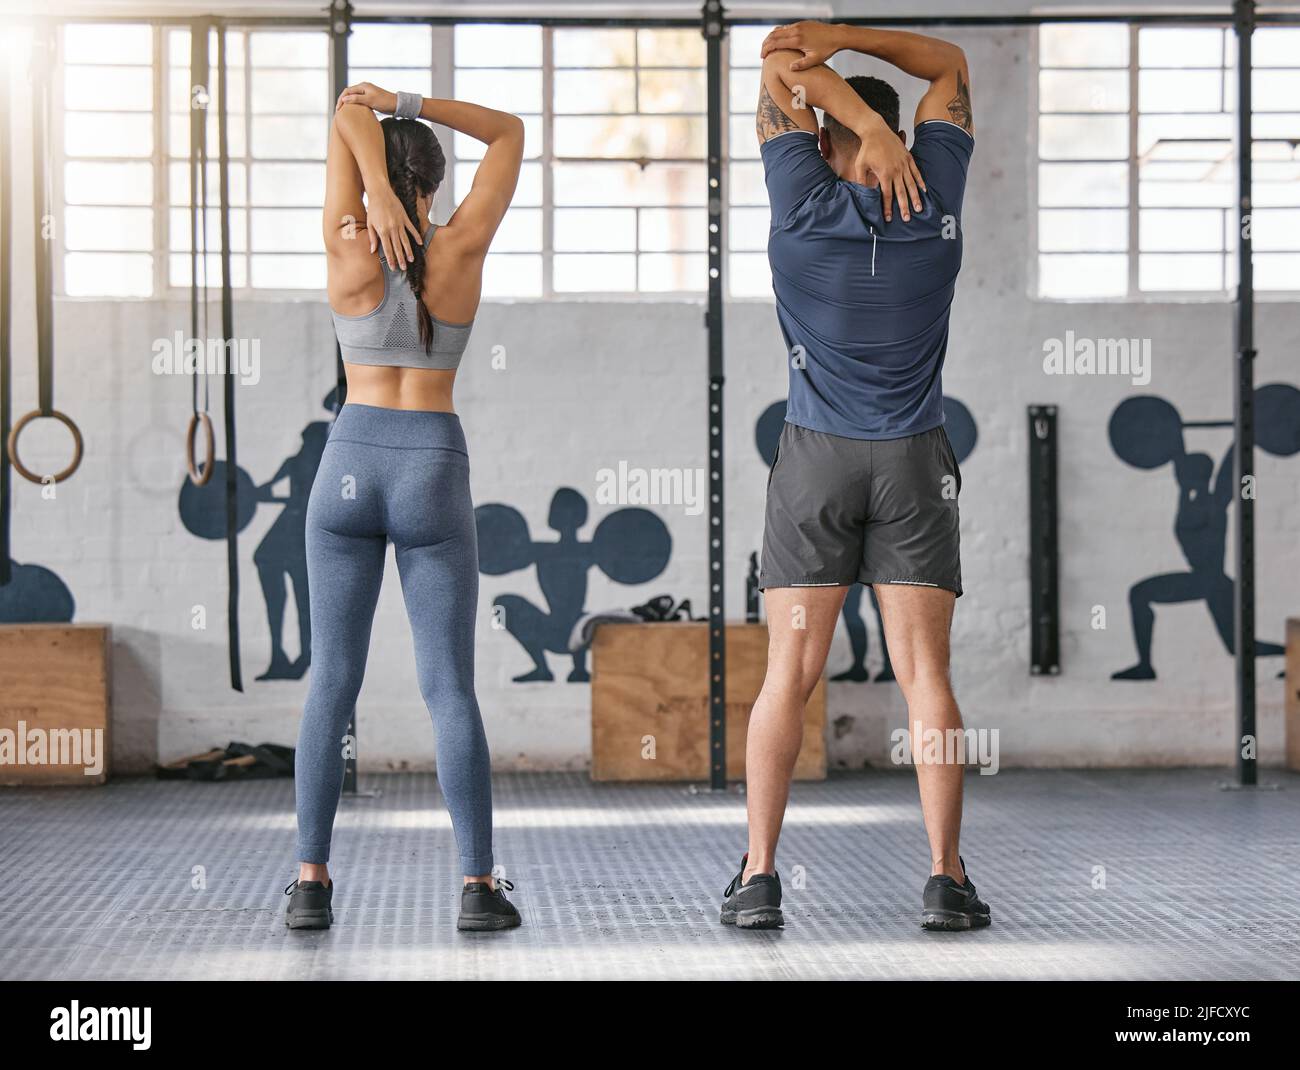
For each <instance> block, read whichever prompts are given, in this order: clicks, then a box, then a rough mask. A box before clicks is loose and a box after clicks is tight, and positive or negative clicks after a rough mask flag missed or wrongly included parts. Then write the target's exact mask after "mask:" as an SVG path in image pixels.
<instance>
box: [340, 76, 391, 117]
mask: <svg viewBox="0 0 1300 1070" xmlns="http://www.w3.org/2000/svg"><path fill="white" fill-rule="evenodd" d="M344 104H364V105H365V106H366V107H367V108H369V109H371V111H377V112H379V113H380V114H382V115H393V114H395V113H396V112H397V94H396V93H390V92H389V91H388V90H387V89H380V88H379V86H377V85H374V84H372V83H370V82H358V83H357V84H356V85H350V86H348V87H347V89H345V90H343V92H342V93H340V94H339V101H338V103H337V104H336V105H334V110H335V111H338V110H339V108H341V107H343V105H344Z"/></svg>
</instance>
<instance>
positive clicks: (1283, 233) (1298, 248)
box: [1250, 208, 1300, 290]
mask: <svg viewBox="0 0 1300 1070" xmlns="http://www.w3.org/2000/svg"><path fill="white" fill-rule="evenodd" d="M1250 233H1251V238H1252V240H1253V242H1254V246H1255V249H1256V251H1259V252H1263V251H1266V250H1285V251H1289V252H1290V251H1294V252H1300V208H1287V209H1277V208H1267V209H1256V210H1255V212H1254V213H1253V214H1252V215H1251V229H1250ZM1294 282H1295V287H1294V288H1295V289H1298V290H1300V276H1297V277H1296V279H1295V280H1294Z"/></svg>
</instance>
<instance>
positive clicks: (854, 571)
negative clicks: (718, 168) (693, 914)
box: [722, 22, 989, 929]
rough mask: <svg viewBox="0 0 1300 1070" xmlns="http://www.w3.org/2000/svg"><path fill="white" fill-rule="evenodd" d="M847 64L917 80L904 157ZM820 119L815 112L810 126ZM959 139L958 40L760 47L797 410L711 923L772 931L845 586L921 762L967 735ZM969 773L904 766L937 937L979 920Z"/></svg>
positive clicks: (820, 41)
mask: <svg viewBox="0 0 1300 1070" xmlns="http://www.w3.org/2000/svg"><path fill="white" fill-rule="evenodd" d="M843 48H848V49H852V50H854V51H857V52H863V53H866V54H868V55H872V56H876V57H878V58H879V59H883V60H886V61H887V62H889V63H892V64H893V65H894V66H896V67H898V68H899V69H901V70H902V71H903V72H904V73H906V74H909V75H912V76H914V77H917V78H922V79H924V80H926V81H928V82H929V83H930V88H929V90H928V91H927V92H926V94H925V95H924V97H922V99H921V103H920V105H919V106H918V107H917V109H916V118H915V123H914V125H915V137H914V141H913V147H912V152H911V153H910V154H909V153H908V151H907V149H906V140H907V135H906V134H905V133H903V132H902V131H901V130H900V129H899V115H898V94H897V93H896V92H895V91H894V90H893V89H892V88H891V87H890V86H889V85H888V84H887V83H885V82H882V81H881V80H879V79H876V78H862V77H855V78H851V79H849V80H848V81H847V82H846V81H845V80H844V79H843V78H841V77H840V76H839V75H838V74H836V73H835V72H834V71H833V70H831V69H830V68H829V67H828V66H826V61H827V60H828V59H830V57H831V56H833V55H834V54H835V53H836V52H837V51H839V50H840V49H843ZM813 108H820V109H822V110H823V111H824V112H825V120H824V124H823V125H822V126H821V127H820V128H819V127H818V124H817V120H816V117H815V115H814V113H813V110H812V109H813ZM973 131H974V125H973V123H972V120H971V105H970V75H969V73H968V71H967V67H966V57H965V55H964V54H963V53H962V51H961V49H960V48H957V47H956V46H955V45H952V44H949V43H947V42H945V41H939V40H935V39H933V38H929V37H922V36H919V35H917V34H912V33H897V32H890V31H886V30H870V29H859V28H855V27H849V26H832V25H827V24H824V23H817V22H801V23H797V24H795V25H793V26H785V27H781V28H779V29H776V30H774V31H772V33H771V34H770V35H769V36H768V38H767V40H766V41H765V42H764V44H763V76H762V89H761V94H760V98H759V104H758V139H759V142H760V143H761V153H762V157H763V166H764V169H765V172H766V176H767V187H768V194H769V198H770V201H771V208H772V226H771V232H770V235H769V238H768V259H769V261H770V262H771V267H772V284H773V289H774V290H775V292H776V308H777V318H778V320H779V321H780V324H781V330H782V333H783V334H784V336H785V340H786V345H787V348H788V350H789V361H790V400H789V406H788V409H787V415H786V425H785V428H784V430H783V432H782V435H781V441H780V446H779V448H778V451H777V457H776V461H775V462H774V464H773V466H772V473H771V476H770V478H769V482H768V492H767V516H766V523H765V527H764V534H763V554H762V567H761V570H760V573H759V586H760V587H761V588H762V589H763V592H764V597H765V600H766V604H767V620H768V628H769V631H770V643H769V650H768V666H767V678H766V680H765V681H764V683H763V689H762V692H761V693H760V695H759V697H758V701H757V702H756V703H755V704H754V709H753V713H752V714H751V716H750V721H749V736H748V740H747V744H746V776H747V793H748V809H749V852H748V854H747V855H746V856H745V858H744V860H743V861H742V863H741V871H740V873H738V874H737V875H736V878H735V880H733V881H732V882H731V885H730V886H729V887H728V889H727V891H726V893H725V899H724V903H723V908H722V921H723V922H724V923H734V924H736V925H737V926H739V927H741V928H747V929H770V928H777V927H780V926H781V925H782V924H783V918H782V915H781V882H780V878H779V877H778V876H777V875H776V843H777V837H778V836H779V835H780V831H781V822H782V818H783V817H784V813H785V806H786V801H787V799H788V797H789V791H790V778H791V775H792V772H793V770H794V763H795V759H796V757H797V756H798V753H799V746H800V742H801V738H802V728H803V710H804V706H805V704H806V703H807V701H808V697H809V695H810V694H811V693H812V690H813V688H814V686H815V685H816V683H817V680H818V679H819V677H820V676H821V674H822V669H823V668H824V666H825V662H826V653H827V650H828V649H829V647H830V642H831V635H832V633H833V632H834V629H835V622H836V620H837V619H838V617H839V613H840V607H841V606H842V605H843V603H844V597H845V594H846V592H847V591H848V589H849V588H850V587H851V586H852V585H853V584H856V583H867V584H871V585H872V587H873V588H874V590H875V592H876V597H877V598H878V599H879V603H880V610H881V615H882V617H883V620H884V628H885V640H886V643H887V644H888V646H889V654H890V658H891V660H892V662H893V668H894V672H895V675H896V676H897V679H898V683H899V686H900V687H901V688H902V690H903V696H904V698H905V699H906V701H907V707H908V722H909V723H908V727H909V729H910V731H911V732H912V733H913V738H912V745H913V754H914V756H918V755H919V746H920V741H921V739H922V738H926V737H927V736H928V735H929V733H930V732H931V731H932V730H936V729H937V730H939V731H940V732H947V731H948V730H953V729H956V730H960V729H961V714H960V713H959V712H958V709H957V703H956V700H955V699H954V698H953V694H952V689H951V686H950V683H949V679H948V635H949V628H950V625H951V622H952V612H953V605H954V602H955V600H956V598H957V597H958V596H959V595H960V594H961V568H960V562H959V555H958V520H957V493H958V491H959V490H960V487H961V475H960V473H959V471H958V468H957V459H956V457H955V455H954V454H953V450H952V446H951V445H950V444H949V442H948V437H947V435H946V433H945V432H944V429H943V391H942V387H941V385H940V372H941V369H942V367H943V359H944V353H945V351H946V349H947V343H948V314H949V310H950V308H951V305H952V298H953V291H954V286H955V283H956V279H957V272H958V269H959V268H960V266H961V254H962V247H961V229H960V222H959V217H960V213H961V206H962V195H963V193H964V190H965V185H966V170H967V166H968V164H969V162H970V155H971V150H972V147H973V145H974V138H973ZM945 738H946V737H945ZM962 772H963V769H962V766H961V764H957V763H953V764H946V765H945V764H927V763H923V762H921V761H919V760H918V761H917V779H918V781H919V784H920V793H921V809H922V813H923V815H924V818H925V824H926V829H927V832H928V834H929V840H930V853H931V858H932V867H931V877H930V879H929V881H928V882H927V883H926V886H925V890H924V893H923V907H922V924H923V925H924V926H925V927H926V928H930V929H969V928H971V927H974V926H982V925H987V924H989V908H988V906H987V905H986V904H985V903H983V902H982V901H981V900H980V899H979V898H978V896H977V895H976V893H975V887H974V885H973V884H972V883H971V882H970V879H969V877H967V875H966V873H965V869H964V866H963V863H962V860H961V857H960V855H959V853H958V835H959V832H960V826H961V799H962Z"/></svg>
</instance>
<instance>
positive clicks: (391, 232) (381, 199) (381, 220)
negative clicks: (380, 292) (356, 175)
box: [366, 186, 424, 271]
mask: <svg viewBox="0 0 1300 1070" xmlns="http://www.w3.org/2000/svg"><path fill="white" fill-rule="evenodd" d="M366 230H367V231H368V232H369V234H370V251H371V252H372V253H373V252H374V251H375V249H376V248H377V247H378V245H379V244H382V245H383V247H384V258H385V259H386V260H387V261H388V263H389V265H390V266H392V267H394V268H397V269H398V270H399V271H405V270H406V268H407V265H408V264H410V262H411V261H412V260H413V259H414V258H415V257H414V254H413V253H412V252H411V239H410V237H409V236H408V232H409V234H411V235H414V236H415V240H416V241H418V242H422V241H423V240H424V235H423V234H421V233H420V231H419V230H418V229H417V228H416V226H415V223H414V222H412V220H411V217H410V216H409V215H407V214H406V209H405V208H403V207H402V202H401V201H400V200H398V198H397V194H396V193H394V192H393V190H392V188H391V187H388V186H386V187H384V189H382V190H375V191H373V192H372V191H370V190H367V191H366Z"/></svg>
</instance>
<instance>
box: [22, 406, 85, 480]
mask: <svg viewBox="0 0 1300 1070" xmlns="http://www.w3.org/2000/svg"><path fill="white" fill-rule="evenodd" d="M43 416H48V417H49V418H50V419H51V420H58V421H59V423H61V424H62V425H63V426H64V427H66V428H67V429H68V431H69V433H70V434H71V435H72V461H71V463H69V465H68V467H67V468H65V469H64V470H63V471H62V472H60V473H59V474H58V475H55V476H41V475H37V474H36V473H35V472H33V471H31V470H30V469H29V468H28V467H27V466H26V465H25V464H23V462H22V461H21V460H20V459H19V457H18V436H19V435H21V434H22V431H23V428H24V427H26V426H27V425H28V424H29V423H31V422H32V421H33V420H39V419H40V418H41V417H43ZM7 445H8V447H9V463H10V464H12V465H13V466H14V471H15V472H17V473H18V474H19V475H20V476H22V477H23V478H24V479H26V480H30V481H31V482H32V483H44V482H45V481H46V480H47V479H49V480H51V481H52V482H54V483H62V482H63V481H64V480H65V479H67V478H68V477H69V476H71V475H72V473H73V472H75V471H76V470H77V469H78V468H79V467H81V454H82V449H83V443H82V441H81V428H79V427H78V426H77V425H76V424H75V423H73V422H72V419H71V417H69V416H67V415H65V414H64V413H61V412H59V410H58V409H51V410H50V411H49V412H41V410H40V409H33V410H32V411H31V412H29V413H27V414H26V415H24V416H20V417H19V418H18V422H17V423H15V424H14V425H13V427H12V428H11V429H10V431H9V442H8V444H7Z"/></svg>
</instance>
